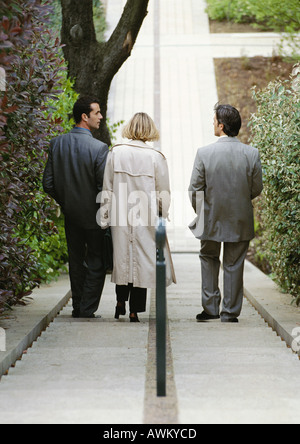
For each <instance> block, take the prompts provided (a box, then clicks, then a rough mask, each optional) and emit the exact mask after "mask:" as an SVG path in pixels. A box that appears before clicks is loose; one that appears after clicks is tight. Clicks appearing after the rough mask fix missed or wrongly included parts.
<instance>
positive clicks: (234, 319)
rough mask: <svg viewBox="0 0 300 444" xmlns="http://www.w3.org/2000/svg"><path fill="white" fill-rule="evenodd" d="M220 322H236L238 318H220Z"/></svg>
mask: <svg viewBox="0 0 300 444" xmlns="http://www.w3.org/2000/svg"><path fill="white" fill-rule="evenodd" d="M221 322H224V323H226V322H227V323H231V324H238V323H239V320H238V318H229V319H221Z"/></svg>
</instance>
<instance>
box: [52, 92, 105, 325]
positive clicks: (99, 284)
mask: <svg viewBox="0 0 300 444" xmlns="http://www.w3.org/2000/svg"><path fill="white" fill-rule="evenodd" d="M73 114H74V118H75V122H76V126H75V128H74V129H73V130H72V131H71V132H69V133H68V134H64V135H62V136H59V137H57V138H55V139H53V140H52V141H51V143H50V149H49V154H48V162H47V165H46V168H45V172H44V178H43V186H44V190H45V192H46V193H48V194H49V195H50V196H52V197H53V198H54V199H55V200H56V201H57V203H58V204H59V205H60V206H61V208H62V211H63V213H64V215H65V229H66V237H67V244H68V252H69V273H70V281H71V290H72V300H73V313H72V316H73V317H75V318H79V317H81V318H93V317H95V314H94V313H95V312H96V311H97V309H98V306H99V302H100V298H101V294H102V290H103V286H104V282H105V277H106V270H105V266H104V261H103V248H104V234H105V232H104V231H103V230H101V228H100V227H99V226H98V224H97V221H96V215H97V211H98V210H99V205H98V206H97V203H96V200H97V195H98V193H99V192H101V191H102V186H103V176H104V170H105V165H106V159H107V155H108V146H107V145H106V144H105V143H102V142H100V141H99V140H96V139H95V138H94V137H93V135H92V131H93V130H96V129H99V126H100V122H101V119H102V115H101V110H100V105H99V101H98V100H97V99H96V98H93V97H82V98H80V99H79V100H78V101H77V102H76V103H75V106H74V110H73Z"/></svg>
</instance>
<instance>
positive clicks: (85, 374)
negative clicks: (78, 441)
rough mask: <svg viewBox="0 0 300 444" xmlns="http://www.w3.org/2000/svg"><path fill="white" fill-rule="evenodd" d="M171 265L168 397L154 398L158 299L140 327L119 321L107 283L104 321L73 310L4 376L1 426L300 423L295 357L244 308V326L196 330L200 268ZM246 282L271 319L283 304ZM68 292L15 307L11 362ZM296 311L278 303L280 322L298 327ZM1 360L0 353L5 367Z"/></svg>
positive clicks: (41, 294) (192, 259) (194, 261)
mask: <svg viewBox="0 0 300 444" xmlns="http://www.w3.org/2000/svg"><path fill="white" fill-rule="evenodd" d="M174 262H175V268H176V272H177V277H178V285H177V286H172V287H171V288H170V289H169V290H168V318H169V335H168V387H167V392H168V396H167V398H157V397H156V381H155V375H156V370H155V322H154V309H155V299H154V296H153V295H152V297H150V298H149V301H148V309H147V313H146V314H144V315H143V316H141V321H142V322H141V323H140V324H131V323H130V322H129V319H128V318H127V316H126V317H124V318H122V320H120V321H115V320H114V319H113V315H114V306H115V300H114V299H115V297H114V286H113V285H112V284H111V283H110V278H109V277H108V279H107V283H106V286H105V291H104V294H103V297H102V301H101V306H100V310H99V314H101V315H102V318H101V319H95V320H76V319H72V318H71V311H72V309H71V306H70V303H69V304H68V305H67V306H66V307H65V308H64V309H63V310H62V311H61V312H60V314H59V316H57V317H56V318H55V320H54V322H53V323H51V324H50V326H49V328H47V330H46V331H45V332H43V333H42V335H41V336H40V337H39V338H38V340H37V341H36V342H34V343H33V346H32V347H31V348H28V350H27V351H26V353H25V354H23V357H22V360H19V361H17V363H16V366H15V367H14V368H11V369H10V370H9V373H8V375H7V376H3V377H2V379H1V382H0V424H18V423H24V424H31V423H33V424H44V423H46V424H49V423H50V424H75V423H83V424H143V423H144V424H170V423H173V424H174V423H175V424H208V423H218V424H227V423H233V424H238V423H250V424H255V423H270V424H276V423H286V424H295V423H296V424H297V423H299V412H300V386H299V371H300V362H299V359H298V356H297V355H296V354H294V353H292V351H291V350H290V349H288V348H287V347H286V343H285V342H283V341H282V340H281V339H280V337H278V336H277V335H276V333H274V332H273V331H272V329H271V328H269V327H268V325H267V324H266V323H265V322H264V320H263V319H262V318H261V317H260V316H259V315H258V313H257V312H256V311H255V309H254V308H253V307H252V305H250V303H249V302H248V301H247V300H246V299H245V302H244V309H243V312H242V316H241V318H240V323H239V324H222V323H221V322H219V321H216V322H212V323H206V324H198V323H196V322H195V316H196V314H197V313H198V312H200V311H201V306H200V291H199V290H200V265H199V259H198V257H197V255H196V254H176V255H174ZM248 267H250V268H248ZM249 278H251V281H253V280H254V281H256V282H260V291H261V292H262V295H261V294H260V293H259V291H258V290H256V291H255V297H256V298H257V300H259V298H261V299H260V303H261V304H262V305H263V306H264V309H265V311H266V312H267V313H268V314H269V315H270V316H272V312H273V311H274V310H275V312H276V309H277V307H278V299H277V298H278V297H282V295H279V294H278V292H276V289H275V287H274V286H273V284H270V282H269V280H268V278H266V277H265V276H263V275H262V274H261V273H260V272H258V271H257V270H254V269H252V268H251V266H249V265H247V268H246V284H248V280H249ZM247 287H248V288H250V292H251V291H252V290H251V285H249V286H248V285H247ZM267 287H269V290H270V289H271V288H272V292H270V293H269V295H268V288H267ZM68 288H69V283H68V278H67V277H62V278H61V280H60V281H59V282H58V283H57V284H53V285H51V286H49V287H48V286H45V287H43V288H42V289H41V290H37V291H36V292H35V293H34V302H32V304H31V306H30V305H29V306H28V307H17V308H16V309H15V310H14V313H13V316H14V319H12V320H6V321H2V322H1V324H0V325H1V326H5V327H6V328H7V349H8V354H9V350H11V349H13V348H14V347H15V346H16V345H18V344H19V343H20V344H21V342H22V341H24V338H25V336H26V334H25V332H26V333H27V334H29V333H30V329H29V325H30V323H31V324H32V327H34V325H35V324H36V320H37V318H38V317H41V318H42V317H43V316H44V315H45V313H47V312H48V311H51V310H53V305H54V303H55V304H56V302H54V301H56V299H58V298H59V295H60V298H62V296H63V295H64V293H65V292H67V291H68ZM64 302H65V301H62V303H64ZM289 302H290V299H289V297H288V296H285V297H284V298H283V299H282V300H281V302H280V313H279V317H277V316H276V318H275V319H274V322H275V323H276V324H278V325H281V326H282V327H284V322H287V321H288V322H289V323H290V326H291V328H294V327H297V326H298V327H299V326H300V312H299V309H297V308H295V307H294V308H293V307H291V306H290V305H289ZM57 307H58V306H57ZM56 309H59V308H56ZM149 313H150V320H149ZM277 314H278V313H277ZM280 316H281V317H282V316H283V317H284V318H285V319H283V318H280ZM281 321H283V322H281ZM290 332H291V330H290ZM18 335H19V338H18ZM20 344H19V346H20ZM26 348H27V347H26V346H24V349H26ZM4 356H5V354H3V353H1V352H0V361H1V360H2V358H3V357H4Z"/></svg>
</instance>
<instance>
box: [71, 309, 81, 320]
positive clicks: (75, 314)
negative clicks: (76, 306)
mask: <svg viewBox="0 0 300 444" xmlns="http://www.w3.org/2000/svg"><path fill="white" fill-rule="evenodd" d="M72 318H75V319H77V318H80V312H79V311H77V310H73V311H72Z"/></svg>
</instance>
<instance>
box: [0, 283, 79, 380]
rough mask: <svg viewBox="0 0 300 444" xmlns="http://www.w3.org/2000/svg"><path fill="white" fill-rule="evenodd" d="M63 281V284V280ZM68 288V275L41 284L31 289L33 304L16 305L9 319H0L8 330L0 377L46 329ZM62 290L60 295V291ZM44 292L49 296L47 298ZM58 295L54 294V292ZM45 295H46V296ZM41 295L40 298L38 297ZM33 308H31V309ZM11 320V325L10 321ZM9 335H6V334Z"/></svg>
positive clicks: (66, 298) (64, 301)
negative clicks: (54, 281)
mask: <svg viewBox="0 0 300 444" xmlns="http://www.w3.org/2000/svg"><path fill="white" fill-rule="evenodd" d="M62 283H63V287H62V285H61V284H62ZM67 288H68V279H66V280H63V279H61V278H60V279H59V283H54V284H52V285H47V286H43V287H42V288H41V289H38V290H34V292H33V295H32V296H33V297H34V298H35V300H34V302H33V304H29V305H28V306H26V307H19V306H17V307H16V308H14V310H13V312H12V313H13V317H15V319H13V320H12V321H6V320H2V321H1V320H0V326H1V327H3V328H4V329H7V332H8V331H9V332H10V333H11V336H12V339H11V338H9V340H8V342H9V344H8V346H7V347H6V348H7V351H5V352H0V378H1V376H3V375H5V374H6V373H7V371H8V370H9V368H10V367H11V366H13V365H14V364H15V363H16V361H17V360H18V359H20V358H21V357H22V355H23V353H24V351H25V350H27V349H28V348H29V347H30V346H31V345H32V343H33V342H34V341H36V340H37V338H38V337H39V336H40V334H41V333H42V332H43V331H44V330H46V328H47V327H48V326H49V325H50V323H51V322H52V321H53V320H54V319H55V317H56V316H57V315H58V314H59V312H60V311H61V310H62V309H63V307H64V306H65V305H66V304H67V303H68V301H69V299H70V298H71V292H70V290H67ZM62 290H63V294H64V296H63V297H62V296H61V294H62V293H60V295H59V292H60V291H62ZM47 293H49V297H48V298H47ZM57 294H58V295H59V296H58V297H55V296H54V295H56V296H57ZM45 295H46V297H45ZM39 296H41V300H40V298H39ZM31 305H32V306H31ZM31 310H32V312H31ZM9 324H10V325H9ZM7 336H8V335H7Z"/></svg>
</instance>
